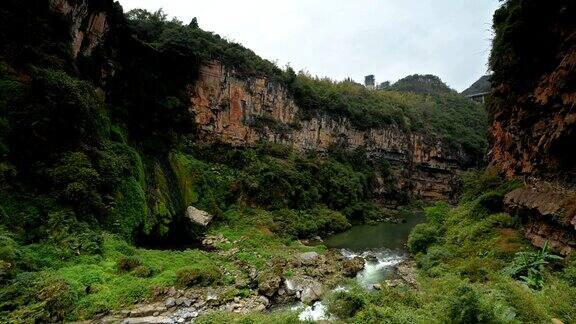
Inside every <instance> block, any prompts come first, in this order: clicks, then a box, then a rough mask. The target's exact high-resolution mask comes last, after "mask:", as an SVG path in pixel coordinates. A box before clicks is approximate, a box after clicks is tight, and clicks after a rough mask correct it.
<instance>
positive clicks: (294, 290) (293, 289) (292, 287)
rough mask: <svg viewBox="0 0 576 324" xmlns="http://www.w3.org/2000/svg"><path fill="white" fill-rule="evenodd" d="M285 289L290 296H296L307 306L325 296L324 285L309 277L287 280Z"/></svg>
mask: <svg viewBox="0 0 576 324" xmlns="http://www.w3.org/2000/svg"><path fill="white" fill-rule="evenodd" d="M283 288H284V290H285V291H286V293H287V294H288V295H291V296H294V297H295V298H297V299H300V300H301V301H302V302H304V303H306V304H310V303H312V302H314V301H316V300H319V299H320V298H321V297H322V295H323V294H324V287H323V286H322V284H321V283H320V282H319V281H318V280H316V279H314V278H311V277H308V276H298V277H294V278H290V279H286V281H285V282H284V287H283Z"/></svg>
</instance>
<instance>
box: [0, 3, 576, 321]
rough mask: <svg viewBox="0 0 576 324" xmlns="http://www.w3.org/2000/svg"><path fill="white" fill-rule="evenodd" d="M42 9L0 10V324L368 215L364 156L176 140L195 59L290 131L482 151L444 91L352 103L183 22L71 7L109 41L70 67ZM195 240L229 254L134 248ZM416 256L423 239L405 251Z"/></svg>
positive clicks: (85, 311)
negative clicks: (194, 221) (265, 94)
mask: <svg viewBox="0 0 576 324" xmlns="http://www.w3.org/2000/svg"><path fill="white" fill-rule="evenodd" d="M49 3H50V2H42V3H40V2H38V3H36V2H34V3H33V4H32V3H31V2H30V1H16V0H7V2H6V3H5V4H3V6H2V8H0V18H1V19H0V27H2V28H0V41H2V43H3V46H2V48H1V49H0V321H1V322H22V321H27V322H57V321H64V320H66V321H73V320H82V319H88V318H91V317H94V316H96V315H101V314H105V313H107V312H110V311H113V310H118V309H120V308H122V307H127V306H128V305H131V304H133V303H135V302H138V301H142V300H143V299H145V298H147V297H150V296H152V295H153V294H154V292H155V291H157V290H158V289H163V288H166V287H169V286H174V285H179V286H186V287H190V286H206V285H227V284H230V283H231V281H232V280H233V278H234V277H235V276H236V275H239V276H242V275H245V274H244V273H243V271H244V270H243V269H242V267H241V265H242V264H250V265H252V266H254V267H256V268H258V269H262V268H263V267H264V266H265V264H266V262H268V261H269V260H271V259H273V258H281V257H282V256H283V255H286V254H289V253H295V252H299V251H304V250H310V248H304V247H302V246H301V245H298V244H295V239H297V238H310V237H314V236H316V235H319V234H329V233H333V232H337V231H342V230H344V229H346V228H348V227H349V226H351V224H355V223H366V222H373V221H377V220H382V219H383V218H385V217H386V214H385V211H384V210H383V209H382V208H380V207H379V206H378V205H376V204H374V203H373V202H372V201H371V198H372V197H371V193H372V191H373V190H372V189H373V188H372V186H373V184H374V180H375V174H376V173H379V174H381V175H383V176H384V177H389V176H390V165H389V164H388V162H387V161H385V160H378V159H372V160H369V159H367V155H366V151H365V150H364V149H363V148H359V149H357V150H355V151H352V152H350V151H346V150H343V149H342V148H339V147H333V148H331V149H330V151H329V152H328V153H327V154H325V155H314V154H312V155H302V154H298V153H295V152H292V151H291V150H290V149H289V148H287V147H284V146H282V145H274V144H267V143H262V144H261V145H259V146H258V147H254V148H243V149H240V148H233V147H228V146H225V145H214V146H208V147H205V146H201V145H197V144H193V143H195V140H196V138H195V135H194V134H195V133H196V132H195V129H194V125H193V124H192V122H191V121H193V116H192V115H191V114H190V113H189V109H188V108H189V107H188V106H189V98H188V92H187V91H188V88H187V87H188V86H189V85H190V84H191V83H193V82H194V80H195V78H196V77H197V71H198V68H199V66H200V64H201V63H206V62H208V61H210V60H214V59H215V60H219V61H221V62H223V64H225V65H227V66H229V67H232V68H233V69H234V70H235V71H236V72H237V73H239V74H241V75H244V76H249V77H251V76H266V77H268V78H270V79H272V80H274V81H275V82H280V83H283V84H284V85H285V86H286V87H287V88H288V89H289V90H290V91H291V94H292V95H293V96H294V98H295V99H296V100H297V102H298V103H299V105H300V106H301V108H302V111H304V114H303V116H301V117H302V118H307V116H311V115H312V114H315V113H325V112H328V113H331V114H335V115H337V116H346V117H348V118H349V119H350V121H351V122H352V124H353V125H354V126H355V127H357V128H360V129H367V128H374V127H382V126H385V125H396V126H398V127H401V128H403V129H406V130H410V131H414V132H421V133H428V134H431V135H432V136H434V137H438V138H442V139H445V140H446V141H448V142H449V143H451V144H453V145H455V146H461V147H463V148H464V149H466V150H467V151H468V152H469V153H470V154H471V155H472V156H477V155H479V154H481V152H482V151H483V149H484V147H485V136H484V135H485V134H484V131H485V126H486V125H485V118H484V115H483V113H482V110H481V107H479V106H477V105H475V104H472V103H469V102H468V101H463V99H462V98H461V97H458V95H457V94H454V93H453V92H452V91H445V89H440V90H439V89H437V88H433V89H431V90H430V91H428V92H425V93H410V92H407V91H413V90H410V89H408V88H402V89H400V88H398V89H394V88H393V87H392V88H391V89H388V90H386V91H374V92H369V91H367V90H366V89H364V88H363V87H362V86H360V85H357V84H354V83H353V82H351V81H344V82H333V81H330V80H326V79H317V78H312V77H310V76H308V75H306V74H303V73H301V74H299V75H296V73H295V72H294V71H292V70H291V69H287V71H281V70H280V69H278V68H277V67H276V66H275V65H274V64H273V63H271V62H268V61H266V60H263V59H261V58H259V57H258V56H256V55H255V54H254V53H253V52H252V51H250V50H248V49H246V48H244V47H242V46H241V45H239V44H236V43H233V42H229V41H227V40H225V39H222V38H221V37H220V36H218V35H215V34H213V33H209V32H206V31H203V30H202V29H200V28H199V27H198V24H197V21H196V20H193V21H192V22H191V23H190V24H188V25H186V24H183V23H182V22H179V21H176V20H169V19H168V18H167V17H166V15H165V14H164V13H162V11H157V12H155V13H150V12H146V11H144V10H135V11H132V12H130V13H128V14H127V16H126V17H125V16H124V15H123V13H122V12H121V11H120V8H119V7H118V5H117V4H113V3H112V1H108V0H106V1H96V0H94V1H92V0H90V1H88V2H87V3H88V5H89V7H90V8H99V9H106V10H107V12H109V13H110V15H109V16H108V18H109V20H108V22H109V24H110V25H109V28H110V31H111V32H110V34H112V35H114V36H111V37H110V38H109V39H108V40H107V42H106V43H105V44H104V45H102V46H100V47H98V48H96V49H94V51H93V52H92V54H91V55H85V53H78V55H79V56H78V57H74V53H73V52H72V48H71V46H70V44H71V39H70V33H69V30H68V29H69V23H70V22H69V21H66V19H62V17H61V16H60V15H57V14H54V13H53V12H51V11H50V10H49V7H48V6H49ZM132 36H136V37H132ZM134 53H138V55H134ZM109 64H112V65H114V66H113V67H110V66H109ZM417 81H418V80H417ZM418 82H419V81H418ZM398 87H399V85H398ZM440 88H441V87H440ZM416 92H418V91H416ZM259 122H261V123H267V122H270V121H266V120H261V121H259ZM397 195H398V196H399V197H404V198H406V194H405V193H402V192H398V193H397ZM399 200H400V201H402V199H399ZM405 200H406V199H404V201H405ZM189 205H193V206H195V207H197V208H200V209H203V210H206V211H208V212H210V213H211V214H213V215H214V216H215V221H214V224H213V225H212V226H211V227H210V228H209V229H207V230H206V229H198V228H192V227H191V226H190V225H189V224H188V223H186V222H185V219H184V217H183V215H184V210H185V208H186V207H187V206H189ZM201 234H215V235H216V234H222V235H223V236H224V237H225V238H227V239H228V240H229V241H236V242H238V243H237V247H238V248H239V252H238V253H236V254H235V255H234V257H233V258H232V260H231V259H230V258H229V257H226V256H223V255H220V254H217V253H209V252H206V251H201V250H198V249H187V250H184V251H162V250H154V249H144V248H139V247H136V246H135V245H136V243H139V244H142V245H146V244H147V243H148V244H150V242H160V243H161V242H164V241H165V240H167V239H174V238H180V237H183V239H182V241H184V242H187V243H190V242H193V241H194V240H195V239H197V238H198V237H199V236H200V235H201ZM429 244H434V242H431V241H430V242H429V241H426V240H423V241H422V242H421V247H420V249H421V251H422V252H424V251H425V250H426V247H427V246H428V245H429ZM221 248H223V249H230V248H231V247H230V246H222V247H221ZM320 249H322V248H321V247H319V248H317V249H316V250H320ZM567 276H570V273H568V274H567ZM545 287H546V286H545ZM544 289H545V288H544ZM463 294H464V293H463ZM465 295H466V294H465ZM466 296H468V295H466ZM348 301H349V302H351V303H352V302H353V303H354V304H353V305H352V306H353V307H348V306H347V304H346V303H343V304H342V305H340V306H338V307H336V308H335V309H339V312H340V313H341V314H342V316H343V317H344V316H357V315H358V314H361V313H362V312H363V310H364V308H365V307H368V306H369V305H371V304H370V303H368V302H365V301H364V299H360V298H356V297H351V298H349V299H348ZM219 316H220V315H219ZM221 316H222V318H223V319H226V316H227V315H221ZM252 316H253V315H250V316H249V317H248V318H252ZM278 316H279V318H281V319H282V320H286V321H294V320H295V319H294V316H293V315H292V314H288V315H286V314H282V315H278ZM358 316H359V315H358ZM253 317H254V318H257V319H258V318H259V315H254V316H253ZM201 321H202V320H200V322H201Z"/></svg>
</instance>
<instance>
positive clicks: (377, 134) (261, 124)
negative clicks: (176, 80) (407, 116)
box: [189, 61, 465, 200]
mask: <svg viewBox="0 0 576 324" xmlns="http://www.w3.org/2000/svg"><path fill="white" fill-rule="evenodd" d="M189 93H190V110H191V112H193V113H194V115H195V121H196V124H197V125H198V126H199V131H200V139H201V140H202V141H203V142H208V143H215V142H223V143H227V144H231V145H234V146H254V145H256V144H257V143H259V142H261V141H269V142H275V143H281V144H284V145H288V146H290V147H292V148H294V149H296V150H298V151H303V152H304V151H314V152H321V153H322V152H326V151H327V150H328V149H329V148H330V147H332V146H334V145H336V146H339V147H344V148H346V149H350V150H352V149H355V148H359V147H362V148H364V149H366V151H367V152H368V155H369V156H370V157H373V158H375V157H384V158H386V159H387V160H389V161H390V163H391V165H392V171H393V176H392V177H391V179H393V180H394V181H395V183H394V184H393V185H392V188H391V187H390V186H388V187H387V186H386V181H385V179H382V178H381V177H380V179H379V185H378V186H377V194H379V195H380V198H383V199H386V198H387V197H388V198H389V196H390V193H391V191H396V192H397V191H398V190H400V191H404V192H406V193H408V195H409V196H410V197H411V198H412V197H413V198H423V199H425V200H439V199H450V200H453V199H455V198H456V194H457V183H458V181H457V175H458V173H459V171H460V170H462V169H463V164H464V163H465V162H464V161H465V156H464V153H462V152H458V151H454V150H451V149H449V148H448V147H447V145H445V144H444V143H442V142H441V141H438V140H435V139H433V138H429V137H427V136H426V135H424V134H417V133H412V132H407V131H405V130H403V129H401V128H400V127H398V126H396V125H393V124H391V125H390V126H389V127H385V128H378V129H370V130H358V129H356V128H355V127H353V125H352V123H351V122H350V121H349V120H348V119H347V118H345V117H342V116H331V115H328V114H325V113H324V114H322V113H319V114H316V115H315V116H314V117H312V118H308V119H303V118H301V117H300V114H299V110H300V108H299V107H298V106H297V105H296V104H295V102H294V101H293V99H292V98H291V97H290V95H289V94H288V92H287V90H286V89H284V88H283V87H282V86H281V85H280V84H278V83H276V82H274V81H271V80H267V79H266V78H258V77H251V78H246V77H241V76H239V75H238V74H237V73H235V72H234V71H233V70H231V69H228V68H226V67H225V66H223V65H221V64H220V63H219V62H217V61H213V62H211V63H210V64H206V65H204V66H202V67H201V68H200V72H199V78H198V81H197V83H196V84H194V85H192V86H191V87H190V91H189Z"/></svg>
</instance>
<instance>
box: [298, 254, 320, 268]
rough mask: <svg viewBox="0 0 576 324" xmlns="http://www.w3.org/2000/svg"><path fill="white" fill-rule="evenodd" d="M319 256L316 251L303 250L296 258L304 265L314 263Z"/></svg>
mask: <svg viewBox="0 0 576 324" xmlns="http://www.w3.org/2000/svg"><path fill="white" fill-rule="evenodd" d="M319 258H320V255H319V254H318V253H316V252H304V253H300V254H299V255H298V260H300V262H301V263H302V264H303V265H306V266H310V265H315V264H316V263H317V262H318V259H319Z"/></svg>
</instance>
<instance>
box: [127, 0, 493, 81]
mask: <svg viewBox="0 0 576 324" xmlns="http://www.w3.org/2000/svg"><path fill="white" fill-rule="evenodd" d="M120 3H121V4H122V6H123V7H124V10H125V11H128V10H130V9H134V8H144V9H148V10H150V11H155V10H157V9H160V8H162V9H163V10H164V12H165V13H167V14H168V15H169V16H170V17H172V16H174V17H177V18H178V19H179V20H181V21H183V22H185V23H188V22H190V21H191V20H192V18H193V17H197V19H198V23H199V25H200V27H201V28H202V29H204V30H207V31H212V32H215V33H217V34H220V36H222V37H225V38H226V39H228V40H231V41H235V42H237V43H240V44H242V45H244V46H245V47H248V48H250V49H252V50H253V51H254V52H256V53H257V54H258V55H260V56H261V57H263V58H266V59H268V60H270V61H273V62H276V63H277V64H278V66H280V67H284V66H285V65H286V64H289V65H290V66H292V67H293V68H294V69H295V70H296V71H300V70H305V71H308V72H309V73H311V74H312V75H317V76H321V77H329V78H332V79H335V80H342V79H344V78H347V77H351V78H352V79H354V80H356V81H358V82H363V81H364V76H365V75H369V74H374V75H375V76H376V82H378V83H380V82H383V81H392V82H394V81H396V80H398V79H400V78H403V77H405V76H407V75H411V74H416V73H418V74H434V75H437V76H439V77H440V78H441V79H442V80H443V81H444V82H446V83H447V84H448V85H449V86H450V87H452V88H454V89H456V90H458V91H462V90H464V89H466V88H468V86H470V85H471V84H472V83H474V82H475V81H476V80H477V79H479V78H480V77H481V76H482V75H484V74H486V73H487V72H488V66H487V63H488V56H489V55H490V47H491V39H492V37H493V33H492V28H491V26H492V24H491V21H492V15H493V13H494V11H495V10H496V9H497V8H498V7H499V1H498V0H355V1H354V0H291V1H287V0H284V1H271V0H245V1H238V0H202V1H199V0H120Z"/></svg>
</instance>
